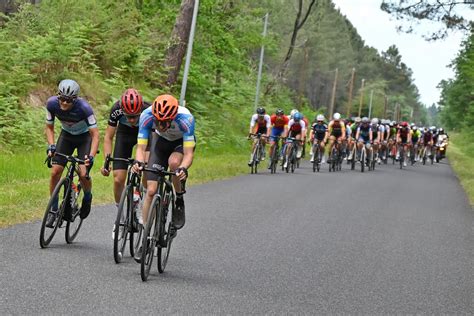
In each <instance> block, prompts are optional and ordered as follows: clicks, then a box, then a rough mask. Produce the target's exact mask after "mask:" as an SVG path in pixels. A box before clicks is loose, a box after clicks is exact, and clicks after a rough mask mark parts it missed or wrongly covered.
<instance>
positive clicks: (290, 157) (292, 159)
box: [283, 137, 301, 173]
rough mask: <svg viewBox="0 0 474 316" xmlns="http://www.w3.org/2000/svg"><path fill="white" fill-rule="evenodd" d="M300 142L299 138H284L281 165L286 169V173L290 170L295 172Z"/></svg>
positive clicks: (297, 165) (297, 164)
mask: <svg viewBox="0 0 474 316" xmlns="http://www.w3.org/2000/svg"><path fill="white" fill-rule="evenodd" d="M300 143H301V140H299V139H296V138H294V137H287V138H286V152H285V156H284V159H283V167H284V169H285V170H286V173H288V172H289V171H290V170H291V172H292V173H293V172H295V169H296V168H297V167H299V158H298V157H297V154H298V146H299V144H300ZM288 148H289V149H288ZM285 164H286V166H285Z"/></svg>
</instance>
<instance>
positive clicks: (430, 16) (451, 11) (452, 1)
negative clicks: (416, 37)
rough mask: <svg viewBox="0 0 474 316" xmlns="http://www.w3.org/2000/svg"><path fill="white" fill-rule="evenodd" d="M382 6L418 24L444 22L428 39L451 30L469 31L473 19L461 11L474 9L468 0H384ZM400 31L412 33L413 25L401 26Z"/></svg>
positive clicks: (396, 15)
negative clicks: (426, 21) (425, 21)
mask: <svg viewBox="0 0 474 316" xmlns="http://www.w3.org/2000/svg"><path fill="white" fill-rule="evenodd" d="M380 8H381V9H382V10H383V11H385V12H388V13H390V14H392V15H393V16H395V17H396V18H397V20H407V21H410V22H415V23H416V24H418V23H419V22H420V21H424V20H428V21H435V22H439V23H442V24H443V26H442V27H441V28H440V29H439V30H437V31H435V32H433V33H431V34H427V35H425V36H424V37H425V38H426V39H427V40H437V39H441V38H445V37H446V36H447V35H448V34H449V32H450V31H454V30H462V31H465V32H467V31H469V29H470V25H471V24H472V21H470V20H468V19H467V18H466V17H464V16H463V15H462V14H460V13H459V12H462V11H463V10H465V11H464V12H467V10H469V9H470V10H472V9H473V2H472V1H468V0H426V1H419V0H383V1H382V4H381V5H380ZM398 30H399V31H403V32H406V33H412V32H413V30H414V28H413V25H409V26H399V27H398Z"/></svg>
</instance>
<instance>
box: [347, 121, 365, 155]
mask: <svg viewBox="0 0 474 316" xmlns="http://www.w3.org/2000/svg"><path fill="white" fill-rule="evenodd" d="M361 121H362V120H361V118H360V117H356V118H355V119H354V123H353V124H352V125H351V126H350V128H349V132H348V133H346V134H348V135H349V138H348V139H349V157H348V158H347V159H348V160H352V159H353V158H354V157H352V150H353V148H354V146H355V144H356V142H357V138H356V133H357V129H358V128H359V126H360V124H361Z"/></svg>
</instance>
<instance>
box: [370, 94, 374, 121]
mask: <svg viewBox="0 0 474 316" xmlns="http://www.w3.org/2000/svg"><path fill="white" fill-rule="evenodd" d="M373 97H374V90H370V102H369V118H371V117H372V98H373Z"/></svg>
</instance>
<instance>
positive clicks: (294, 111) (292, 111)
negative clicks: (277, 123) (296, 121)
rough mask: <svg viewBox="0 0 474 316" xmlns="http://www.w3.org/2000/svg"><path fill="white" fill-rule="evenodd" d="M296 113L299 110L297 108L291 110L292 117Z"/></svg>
mask: <svg viewBox="0 0 474 316" xmlns="http://www.w3.org/2000/svg"><path fill="white" fill-rule="evenodd" d="M295 113H298V110H297V109H293V110H291V112H290V117H293V115H295Z"/></svg>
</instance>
